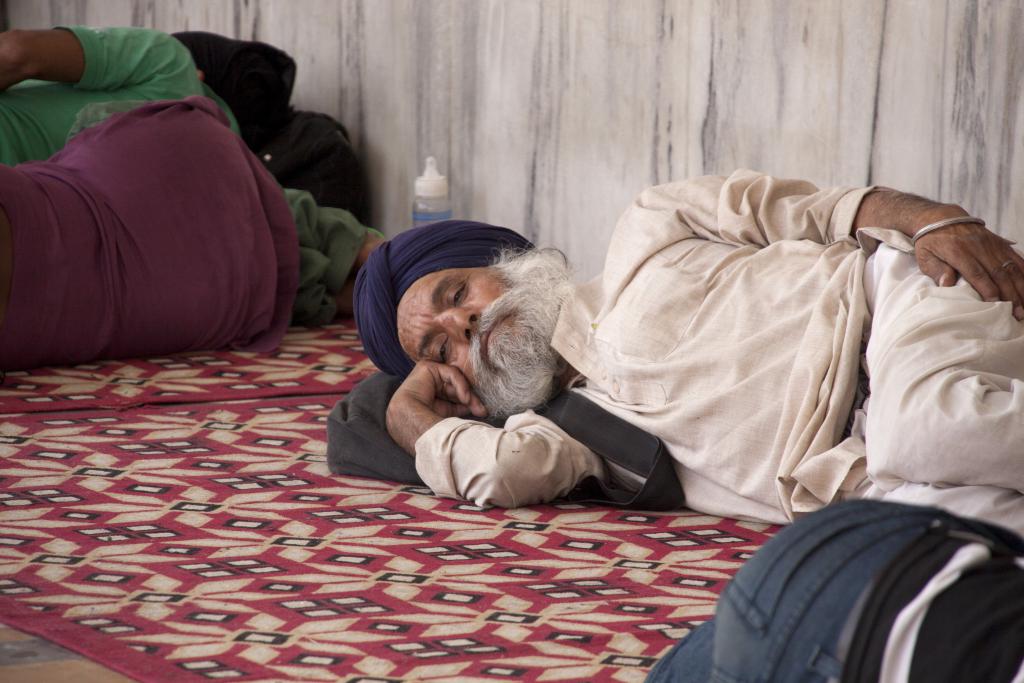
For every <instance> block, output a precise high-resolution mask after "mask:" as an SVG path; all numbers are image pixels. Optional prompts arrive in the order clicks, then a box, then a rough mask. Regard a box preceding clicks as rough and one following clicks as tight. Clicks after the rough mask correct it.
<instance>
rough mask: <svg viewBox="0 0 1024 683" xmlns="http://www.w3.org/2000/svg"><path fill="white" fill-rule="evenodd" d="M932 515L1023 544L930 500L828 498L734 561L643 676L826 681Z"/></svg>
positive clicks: (663, 681) (655, 680)
mask: <svg viewBox="0 0 1024 683" xmlns="http://www.w3.org/2000/svg"><path fill="white" fill-rule="evenodd" d="M934 524H943V525H945V526H947V527H949V528H952V529H959V530H963V531H967V532H970V533H973V534H977V535H980V536H983V537H986V538H996V539H999V540H1000V541H1002V542H1004V543H1009V544H1010V545H1011V547H1015V548H1017V549H1018V550H1020V551H1024V541H1022V540H1021V539H1020V538H1019V537H1016V536H1015V535H1013V534H1011V533H1009V532H1007V531H1005V530H1003V529H997V528H995V527H991V526H989V525H987V524H983V523H981V522H975V521H971V520H966V519H962V518H958V517H956V516H954V515H951V514H949V513H946V512H943V511H941V510H937V509H934V508H925V507H915V506H908V505H897V504H894V503H882V502H878V501H851V502H847V503H840V504H837V505H832V506H829V507H826V508H824V509H823V510H819V511H818V512H815V513H814V514H813V515H809V516H807V517H804V518H803V519H800V520H798V521H797V522H795V523H794V524H792V525H791V526H789V527H787V528H786V529H783V530H782V531H781V532H780V533H779V534H778V535H777V536H775V538H773V539H772V540H771V541H769V542H768V543H767V544H765V546H764V547H763V548H762V549H761V550H760V551H758V553H757V554H756V555H754V557H752V558H751V559H750V560H749V561H747V563H746V564H745V565H744V566H743V567H742V568H741V569H740V571H739V572H738V573H737V574H736V577H735V578H734V579H733V581H732V583H730V584H729V585H728V586H727V587H726V589H725V590H724V591H723V593H722V596H721V598H720V599H719V602H718V608H717V612H716V616H715V618H714V619H713V620H712V621H709V622H708V623H706V624H703V625H701V626H700V627H699V628H697V629H696V630H694V631H693V632H692V633H690V634H689V635H688V636H686V637H685V638H684V639H683V640H682V641H680V642H679V643H678V644H677V645H676V646H675V647H674V648H672V650H670V651H669V652H668V654H666V655H665V656H664V657H663V658H662V660H661V661H660V662H658V664H657V666H655V668H654V669H653V670H652V671H651V673H650V675H649V676H648V678H647V683H669V682H670V681H671V682H682V683H697V682H698V681H699V682H700V683H708V681H715V682H718V683H745V682H751V683H753V682H754V681H759V682H767V681H784V682H786V683H790V682H794V681H808V682H809V681H821V682H824V681H827V680H828V679H829V678H830V677H833V678H838V677H839V675H840V674H841V673H842V669H843V662H842V656H841V653H840V652H839V651H838V650H839V648H838V647H837V646H838V644H839V641H840V633H841V631H842V629H843V627H844V625H845V624H846V621H847V617H848V616H849V615H850V612H851V610H852V608H853V607H854V604H855V603H856V602H857V600H858V598H859V597H860V596H861V594H862V593H864V592H865V591H866V589H867V588H868V586H869V585H870V583H871V581H872V578H873V577H874V576H875V575H876V574H877V573H878V572H880V571H881V570H882V569H883V568H885V566H886V565H887V564H888V563H889V561H890V560H892V559H893V558H894V557H895V556H896V555H897V554H898V553H899V552H900V550H901V549H903V548H904V547H905V546H907V545H908V544H909V543H910V542H911V541H912V540H914V539H915V538H917V537H919V536H920V535H921V534H923V533H925V532H926V531H927V530H928V529H929V528H930V527H932V526H933V525H934Z"/></svg>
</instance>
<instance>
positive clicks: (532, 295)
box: [470, 249, 573, 417]
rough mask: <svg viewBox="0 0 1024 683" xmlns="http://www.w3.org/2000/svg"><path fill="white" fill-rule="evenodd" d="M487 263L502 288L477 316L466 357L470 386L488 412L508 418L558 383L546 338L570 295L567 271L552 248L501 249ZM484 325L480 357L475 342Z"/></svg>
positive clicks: (556, 359) (558, 362)
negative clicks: (484, 340)
mask: <svg viewBox="0 0 1024 683" xmlns="http://www.w3.org/2000/svg"><path fill="white" fill-rule="evenodd" d="M492 267H493V268H494V269H495V270H497V271H498V275H499V277H500V278H501V279H502V280H503V281H504V283H505V286H506V290H505V293H504V294H502V295H501V296H500V297H498V298H497V299H495V300H494V301H493V302H492V303H491V305H490V306H488V307H487V309H486V310H485V311H484V312H483V314H482V315H481V316H480V325H479V327H478V328H477V330H478V334H476V335H474V337H473V340H472V342H471V345H470V360H471V362H472V364H473V371H474V374H475V375H476V386H475V387H474V389H475V390H476V394H477V396H479V397H480V400H481V401H483V404H484V406H486V407H487V411H488V413H490V415H491V417H508V416H509V415H514V414H516V413H521V412H523V411H524V410H527V409H529V408H536V407H538V406H540V405H542V404H543V403H545V402H546V401H547V400H548V399H550V398H551V397H552V396H553V395H554V394H555V393H556V392H557V391H558V389H559V388H560V387H559V383H558V380H559V378H560V375H562V373H563V371H564V370H565V362H564V361H563V360H562V357H561V356H559V355H558V353H557V352H556V351H555V350H554V349H553V348H551V337H552V335H553V334H554V332H555V323H556V322H557V320H558V313H559V311H560V310H561V308H562V304H563V303H565V301H566V300H567V299H568V298H569V297H570V296H571V295H572V291H573V285H572V273H571V271H570V269H569V266H568V264H567V263H566V260H565V256H564V255H563V254H562V253H561V252H560V251H558V250H557V249H531V250H529V251H525V252H518V251H506V252H503V253H502V254H501V256H499V258H498V260H497V262H496V263H495V264H494V266H492ZM495 325H497V327H495ZM492 328H493V329H492ZM488 330H491V336H490V339H489V340H488V344H487V356H488V358H487V359H486V360H485V359H484V358H483V353H482V349H481V345H480V341H481V339H482V338H483V336H484V334H485V333H486V332H487V331H488Z"/></svg>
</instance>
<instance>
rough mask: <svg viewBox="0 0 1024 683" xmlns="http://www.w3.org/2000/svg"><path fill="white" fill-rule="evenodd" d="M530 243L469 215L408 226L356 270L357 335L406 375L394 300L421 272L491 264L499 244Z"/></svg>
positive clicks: (385, 364) (369, 351)
mask: <svg viewBox="0 0 1024 683" xmlns="http://www.w3.org/2000/svg"><path fill="white" fill-rule="evenodd" d="M508 247H512V248H516V249H532V248H533V244H532V243H531V242H530V241H529V240H528V239H526V238H525V237H523V236H522V235H520V234H519V233H516V232H513V231H511V230H509V229H508V228H500V227H498V226H495V225H487V224H486V223H475V222H473V221H441V222H439V223H430V224H428V225H423V226H420V227H418V228H413V229H412V230H407V231H405V232H403V233H402V234H400V235H398V236H397V237H394V238H392V239H391V240H389V241H387V242H385V243H384V244H383V245H381V246H380V247H378V248H377V249H375V250H374V251H372V252H371V253H370V257H369V258H368V259H367V261H366V264H365V265H363V267H362V268H360V270H359V275H357V276H356V288H355V297H354V301H353V308H354V309H355V317H356V324H357V325H358V326H359V336H360V337H361V338H362V340H363V348H364V349H365V350H366V355H368V356H369V357H370V360H372V361H373V362H374V364H375V365H376V366H377V367H378V368H380V369H381V370H383V371H384V372H386V373H388V374H389V375H395V376H396V377H405V376H406V375H408V374H409V373H410V372H411V371H412V369H413V362H412V361H411V360H409V357H408V356H407V355H405V351H403V350H402V345H401V344H399V343H398V325H397V312H398V303H399V302H400V301H401V300H402V295H403V294H405V290H407V289H409V286H410V285H412V283H414V282H416V280H419V279H420V278H421V277H423V276H424V275H429V274H430V273H434V272H437V271H439V270H447V269H448V268H480V267H483V266H489V265H490V264H491V263H492V262H493V261H494V258H495V257H496V256H497V255H498V253H499V252H501V250H502V249H505V248H508Z"/></svg>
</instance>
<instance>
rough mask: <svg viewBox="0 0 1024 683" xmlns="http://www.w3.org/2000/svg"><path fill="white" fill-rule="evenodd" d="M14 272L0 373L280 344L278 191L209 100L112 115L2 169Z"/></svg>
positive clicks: (290, 262)
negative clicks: (36, 158) (43, 153)
mask: <svg viewBox="0 0 1024 683" xmlns="http://www.w3.org/2000/svg"><path fill="white" fill-rule="evenodd" d="M0 206H2V207H3V209H4V211H6V213H7V216H8V218H9V220H10V223H11V231H12V235H13V252H14V272H13V276H12V282H11V297H10V301H9V304H8V309H7V315H6V317H5V319H4V321H3V325H2V327H0V368H2V369H5V370H11V369H17V368H29V367H35V366H39V365H47V364H72V363H80V362H84V361H89V360H94V359H100V358H125V357H136V356H147V355H160V354H166V353H171V352H175V351H186V350H194V349H215V348H219V347H223V346H227V345H231V346H234V347H236V348H240V349H246V350H253V351H267V350H270V349H273V348H274V347H276V346H277V344H278V343H279V342H280V340H281V337H282V336H283V335H284V332H285V330H286V329H287V326H288V321H289V317H290V315H291V306H292V302H293V300H294V298H295V292H296V289H297V287H298V243H297V239H296V233H295V224H294V222H293V220H292V216H291V212H290V211H289V209H288V204H287V203H286V201H285V198H284V195H283V193H282V191H281V188H280V187H279V186H278V185H277V183H276V182H275V181H274V179H273V178H272V177H271V176H270V174H269V173H267V171H266V170H265V169H264V168H263V166H262V164H260V163H259V161H258V160H257V159H256V158H255V157H254V156H253V155H252V154H251V153H250V152H249V150H248V149H246V147H245V143H244V142H242V140H241V139H240V138H238V137H237V136H236V135H234V134H233V133H232V132H231V130H230V129H229V128H228V127H227V120H226V119H225V117H224V114H223V113H221V112H220V110H219V109H217V107H216V105H214V104H213V102H211V101H210V100H208V99H206V98H201V97H189V98H188V99H185V100H181V101H167V102H154V103H150V104H147V105H144V106H142V107H139V108H138V109H135V110H133V111H131V112H128V113H125V114H119V115H115V116H112V117H111V118H110V119H109V120H107V121H106V122H104V123H102V124H100V125H98V126H95V127H93V128H90V129H88V130H86V131H84V132H82V133H80V134H79V135H77V136H76V137H75V138H74V139H72V140H71V141H70V142H69V143H68V145H67V147H65V148H64V149H63V150H61V151H60V152H58V153H57V154H55V155H54V156H53V157H51V158H50V159H49V160H48V161H42V162H33V163H27V164H21V165H19V166H16V167H14V168H11V167H8V166H2V165H0Z"/></svg>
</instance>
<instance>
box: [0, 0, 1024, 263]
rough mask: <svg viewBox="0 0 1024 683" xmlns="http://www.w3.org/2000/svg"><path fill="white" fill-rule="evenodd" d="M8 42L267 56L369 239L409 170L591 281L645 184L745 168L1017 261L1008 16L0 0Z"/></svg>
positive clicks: (748, 4)
mask: <svg viewBox="0 0 1024 683" xmlns="http://www.w3.org/2000/svg"><path fill="white" fill-rule="evenodd" d="M6 19H7V22H8V24H9V25H10V26H12V27H19V28H33V27H47V26H51V25H54V24H67V23H86V24H94V25H138V26H150V27H155V28H160V29H163V30H167V31H174V30H184V29H203V30H211V31H217V32H220V33H225V34H228V35H231V36H235V37H239V38H255V39H259V40H264V41H267V42H270V43H274V44H276V45H278V46H280V47H282V48H283V49H285V50H287V51H288V52H290V53H291V54H292V55H293V56H294V57H295V58H296V61H297V62H298V64H299V73H298V80H297V84H296V91H295V98H294V99H295V102H296V104H297V105H298V106H299V107H301V108H307V109H318V110H322V111H326V112H328V113H330V114H333V115H334V116H336V117H338V118H339V119H340V120H341V121H342V122H343V123H344V124H345V125H346V126H347V127H348V128H349V130H350V132H351V133H353V137H354V139H355V141H356V143H357V145H358V148H359V151H360V153H361V155H362V156H363V158H364V159H365V163H366V165H367V168H368V173H369V177H370V180H371V182H372V184H373V189H374V202H375V205H374V223H375V224H376V225H378V226H380V227H382V228H383V229H384V230H385V231H386V232H388V233H389V234H394V233H395V232H397V231H399V230H401V229H403V228H404V227H407V226H408V224H409V222H410V219H409V210H410V207H409V204H410V201H411V190H412V187H411V185H412V179H413V177H414V176H415V175H416V174H417V172H418V168H419V167H420V164H421V163H422V160H423V158H424V157H425V156H427V155H428V154H432V155H434V156H436V157H437V158H438V160H439V161H440V164H441V166H442V168H443V169H444V170H446V171H447V172H448V173H449V174H450V176H451V180H452V185H453V193H454V203H455V213H456V215H457V216H461V217H467V218H475V219H479V220H486V221H490V222H495V223H500V224H504V225H508V226H511V227H515V228H517V229H519V230H520V231H522V232H524V233H525V234H526V235H528V236H529V237H531V238H533V239H535V240H537V241H539V242H542V243H546V244H552V245H554V246H558V247H560V248H562V249H563V250H565V251H566V252H567V253H568V254H569V255H570V257H571V258H572V260H573V261H574V262H575V263H576V264H577V265H578V267H579V270H580V271H581V273H582V274H583V275H592V274H594V273H596V272H598V271H599V270H600V268H601V263H602V260H603V256H604V249H605V245H606V243H607V237H608V235H609V234H610V232H611V230H612V229H613V227H614V224H615V220H616V217H617V216H618V214H619V213H620V212H621V210H622V209H623V207H624V206H625V205H626V204H627V203H628V202H629V201H630V200H631V198H632V197H633V196H634V194H635V193H636V192H637V191H639V190H640V189H642V188H644V187H645V186H648V185H651V184H655V183H659V182H664V181H666V180H669V179H677V178H683V177H686V176H690V175H696V174H702V173H728V172H729V171H730V170H732V169H734V168H736V167H740V166H744V167H750V168H756V169H760V170H764V171H767V172H770V173H773V174H777V175H789V176H798V177H805V178H809V179H811V180H814V181H816V182H818V183H822V184H854V185H859V184H867V183H879V184H885V185H890V186H893V187H897V188H900V189H906V190H911V191H914V192H918V193H921V194H924V195H927V196H930V197H935V198H940V199H943V200H946V201H955V202H959V203H961V204H963V205H964V206H965V207H966V208H967V209H968V210H969V211H971V212H973V213H974V214H976V215H980V216H983V217H985V218H986V219H988V220H989V222H990V223H991V224H992V225H993V226H994V227H995V228H996V229H997V230H998V231H1000V232H1001V233H1003V234H1006V235H1008V236H1010V237H1013V238H1015V239H1018V240H1021V241H1024V192H1022V191H1020V189H1019V182H1017V181H1014V178H1018V179H1021V178H1024V101H1022V99H1021V92H1022V87H1021V86H1022V85H1024V42H1021V40H1020V35H1021V34H1022V33H1024V3H1022V2H1019V1H1018V0H846V1H844V0H756V1H755V0H630V1H629V2H622V1H620V0H303V1H302V2H295V1H294V0H50V1H49V2H44V1H39V0H6Z"/></svg>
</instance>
